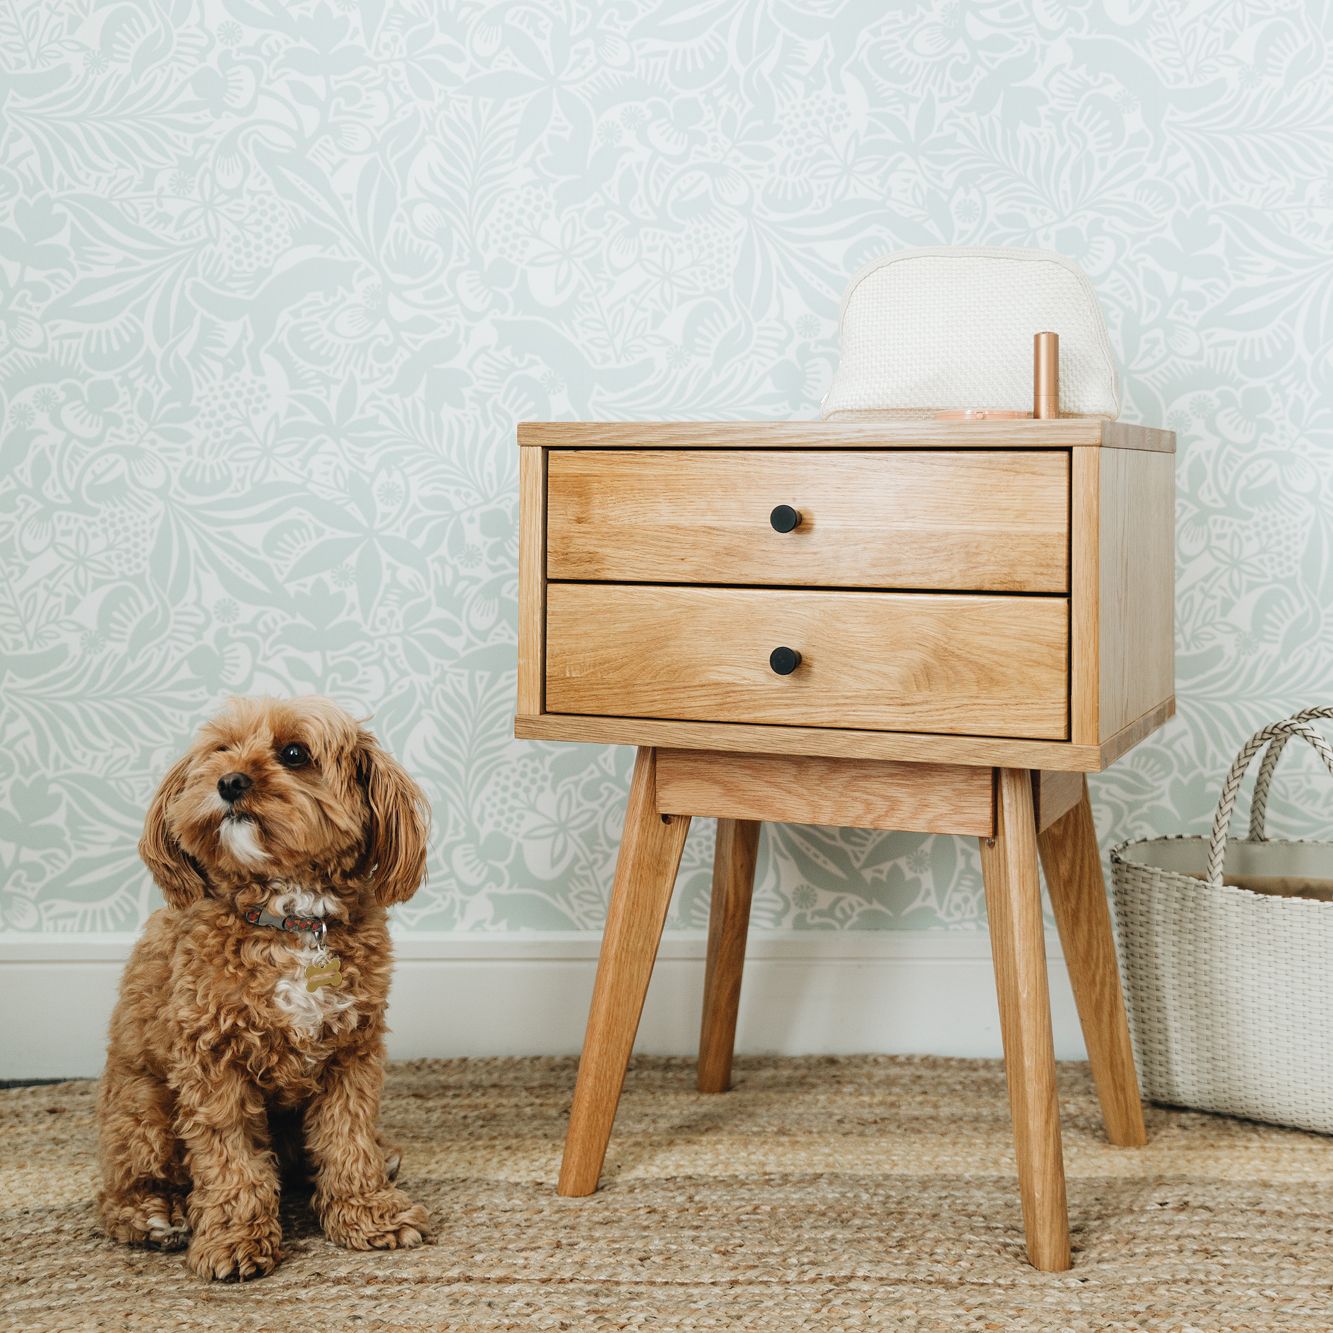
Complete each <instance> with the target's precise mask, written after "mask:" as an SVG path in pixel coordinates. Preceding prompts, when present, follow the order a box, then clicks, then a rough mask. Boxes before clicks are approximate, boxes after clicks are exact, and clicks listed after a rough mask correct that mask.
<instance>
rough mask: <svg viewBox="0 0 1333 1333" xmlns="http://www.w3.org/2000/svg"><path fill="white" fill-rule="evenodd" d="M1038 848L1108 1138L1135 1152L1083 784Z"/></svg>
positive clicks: (1114, 979)
mask: <svg viewBox="0 0 1333 1333" xmlns="http://www.w3.org/2000/svg"><path fill="white" fill-rule="evenodd" d="M1037 848H1038V850H1039V851H1040V853H1041V865H1042V869H1043V870H1044V871H1045V872H1046V888H1047V890H1048V892H1049V893H1050V895H1051V908H1052V910H1053V911H1054V913H1055V924H1056V925H1057V926H1058V927H1059V929H1060V943H1061V944H1062V945H1063V947H1064V953H1065V961H1066V963H1068V965H1069V981H1070V984H1071V985H1072V986H1073V988H1074V1000H1075V1002H1076V1003H1077V1005H1078V1016H1079V1021H1080V1022H1081V1023H1082V1024H1083V1040H1084V1043H1085V1044H1086V1045H1087V1048H1088V1059H1089V1061H1090V1062H1091V1064H1092V1077H1093V1079H1094V1081H1095V1082H1096V1084H1097V1096H1098V1098H1099V1099H1100V1100H1101V1104H1102V1119H1103V1120H1104V1121H1105V1122H1106V1137H1107V1138H1108V1139H1110V1140H1111V1142H1112V1143H1115V1144H1119V1145H1120V1146H1122V1147H1127V1148H1137V1147H1141V1146H1142V1145H1143V1144H1145V1143H1147V1141H1148V1135H1147V1131H1146V1130H1145V1129H1144V1127H1143V1103H1142V1102H1141V1101H1140V1099H1139V1080H1138V1075H1137V1074H1136V1073H1135V1070H1134V1048H1133V1046H1132V1045H1131V1043H1130V1039H1129V1021H1128V1019H1127V1018H1126V1016H1125V996H1124V992H1123V991H1122V990H1121V988H1120V968H1119V966H1118V965H1117V963H1116V957H1115V937H1114V936H1113V934H1112V932H1111V913H1110V910H1109V908H1108V906H1107V902H1106V881H1105V880H1104V879H1103V877H1102V861H1101V855H1100V854H1099V852H1098V850H1097V832H1096V828H1095V827H1094V825H1093V822H1092V806H1091V804H1090V803H1089V801H1088V784H1087V779H1086V778H1085V779H1084V780H1083V794H1082V796H1081V797H1080V798H1079V799H1078V801H1076V802H1075V804H1074V805H1073V806H1072V807H1071V808H1070V809H1069V810H1067V811H1066V812H1065V813H1064V814H1063V815H1061V816H1060V818H1059V819H1057V820H1056V821H1055V823H1053V824H1052V825H1051V826H1050V827H1049V828H1047V829H1045V830H1044V831H1043V832H1041V833H1039V834H1038V835H1037Z"/></svg>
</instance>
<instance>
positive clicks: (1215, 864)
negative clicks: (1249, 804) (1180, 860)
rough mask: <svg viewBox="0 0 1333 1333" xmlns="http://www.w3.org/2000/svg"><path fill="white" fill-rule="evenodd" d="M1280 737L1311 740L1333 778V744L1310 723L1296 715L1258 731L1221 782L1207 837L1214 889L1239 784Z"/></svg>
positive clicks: (1219, 876) (1220, 868)
mask: <svg viewBox="0 0 1333 1333" xmlns="http://www.w3.org/2000/svg"><path fill="white" fill-rule="evenodd" d="M1279 736H1280V737H1282V738H1283V740H1284V742H1285V740H1286V738H1287V737H1289V736H1299V737H1300V738H1301V740H1303V741H1308V742H1309V743H1310V744H1311V745H1313V746H1314V748H1315V752H1316V753H1317V754H1318V755H1319V758H1320V759H1322V760H1323V763H1324V767H1325V768H1326V769H1328V772H1329V776H1330V777H1333V746H1330V745H1329V743H1328V742H1327V741H1326V740H1325V739H1324V738H1323V736H1321V735H1320V734H1319V732H1317V731H1316V730H1315V729H1314V728H1313V727H1312V726H1311V725H1310V724H1309V723H1308V722H1298V721H1296V720H1295V719H1294V718H1286V719H1285V720H1284V721H1282V722H1272V723H1270V724H1269V725H1268V726H1266V727H1263V728H1261V729H1260V730H1259V731H1256V732H1255V733H1254V735H1253V736H1251V737H1250V739H1249V740H1248V741H1246V742H1245V745H1244V748H1243V749H1242V750H1241V752H1240V753H1239V754H1238V755H1237V756H1236V758H1235V760H1234V761H1233V762H1232V765H1231V767H1230V768H1229V769H1228V770H1227V775H1226V778H1225V779H1224V780H1223V782H1222V794H1221V796H1219V797H1218V799H1217V813H1216V814H1214V815H1213V831H1212V834H1211V835H1210V837H1209V839H1208V870H1207V878H1208V883H1209V884H1210V885H1211V886H1212V887H1213V888H1218V887H1220V886H1221V883H1222V861H1223V859H1224V858H1225V856H1226V850H1227V834H1228V833H1229V832H1230V831H1231V816H1232V813H1233V812H1234V810H1235V808H1236V797H1237V795H1239V793H1240V784H1241V781H1242V779H1243V778H1244V777H1245V770H1246V769H1247V768H1249V766H1250V760H1252V759H1253V758H1254V756H1255V755H1256V754H1258V753H1259V751H1260V750H1262V749H1263V748H1264V746H1265V745H1267V744H1268V742H1269V741H1273V740H1276V739H1277V738H1278V737H1279Z"/></svg>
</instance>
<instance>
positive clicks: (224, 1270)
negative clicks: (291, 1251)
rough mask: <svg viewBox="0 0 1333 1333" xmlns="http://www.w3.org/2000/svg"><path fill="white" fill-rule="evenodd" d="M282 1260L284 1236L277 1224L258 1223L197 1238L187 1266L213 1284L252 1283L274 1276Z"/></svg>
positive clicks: (188, 1254)
mask: <svg viewBox="0 0 1333 1333" xmlns="http://www.w3.org/2000/svg"><path fill="white" fill-rule="evenodd" d="M281 1258H282V1233H281V1231H280V1230H279V1228H278V1224H277V1223H276V1222H265V1221H256V1222H252V1223H250V1224H249V1225H248V1226H239V1227H235V1228H229V1229H225V1230H222V1231H211V1232H203V1233H201V1234H197V1235H196V1236H195V1237H194V1239H193V1240H191V1241H190V1248H189V1250H188V1252H187V1253H186V1255H185V1262H186V1263H187V1264H189V1266H190V1267H191V1268H192V1269H193V1270H194V1271H195V1272H196V1273H198V1275H199V1276H200V1277H202V1278H206V1279H208V1280H209V1281H211V1282H249V1281H250V1280H251V1279H253V1278H257V1277H263V1276H265V1274H268V1273H271V1272H272V1271H273V1270H274V1269H275V1268H276V1267H277V1266H278V1260H279V1259H281Z"/></svg>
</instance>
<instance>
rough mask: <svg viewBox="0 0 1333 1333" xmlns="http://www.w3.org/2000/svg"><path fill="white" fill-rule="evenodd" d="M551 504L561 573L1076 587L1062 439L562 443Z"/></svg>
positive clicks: (550, 549) (553, 555) (555, 568)
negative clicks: (782, 510) (837, 444)
mask: <svg viewBox="0 0 1333 1333" xmlns="http://www.w3.org/2000/svg"><path fill="white" fill-rule="evenodd" d="M779 505H787V506H790V507H791V508H793V509H795V510H796V511H798V512H799V514H800V516H801V517H800V524H799V526H798V527H796V528H795V529H794V530H793V531H789V532H779V531H776V530H775V529H774V527H773V525H772V523H771V522H770V514H771V513H772V511H773V509H774V508H775V507H776V506H779ZM546 506H547V539H546V560H547V576H548V577H549V578H552V579H579V580H605V581H608V582H617V583H634V582H647V583H715V584H761V585H762V584H782V585H788V586H793V585H794V586H803V587H835V588H924V589H958V590H961V591H977V592H986V591H995V592H1052V593H1057V592H1058V593H1062V592H1065V591H1067V589H1068V578H1069V454H1068V453H1067V452H1065V451H1061V450H1041V451H1038V450H958V451H948V450H931V451H927V450H910V449H895V450H883V451H865V450H861V451H855V452H853V451H838V450H818V451H796V450H771V449H769V450H735V449H713V450H699V449H696V450H688V449H685V450H682V449H636V450H606V449H552V450H551V451H550V453H549V456H548V473H547V494H546Z"/></svg>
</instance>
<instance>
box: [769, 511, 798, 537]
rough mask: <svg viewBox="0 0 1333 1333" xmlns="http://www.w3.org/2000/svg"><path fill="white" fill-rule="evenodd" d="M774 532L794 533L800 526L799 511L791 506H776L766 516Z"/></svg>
mask: <svg viewBox="0 0 1333 1333" xmlns="http://www.w3.org/2000/svg"><path fill="white" fill-rule="evenodd" d="M768 521H769V522H770V523H771V524H772V525H773V531H774V532H795V530H796V529H797V528H799V527H800V526H801V511H800V510H799V509H793V508H792V507H791V505H778V506H777V508H776V509H774V510H773V512H772V513H771V514H770V515H769V516H768Z"/></svg>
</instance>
